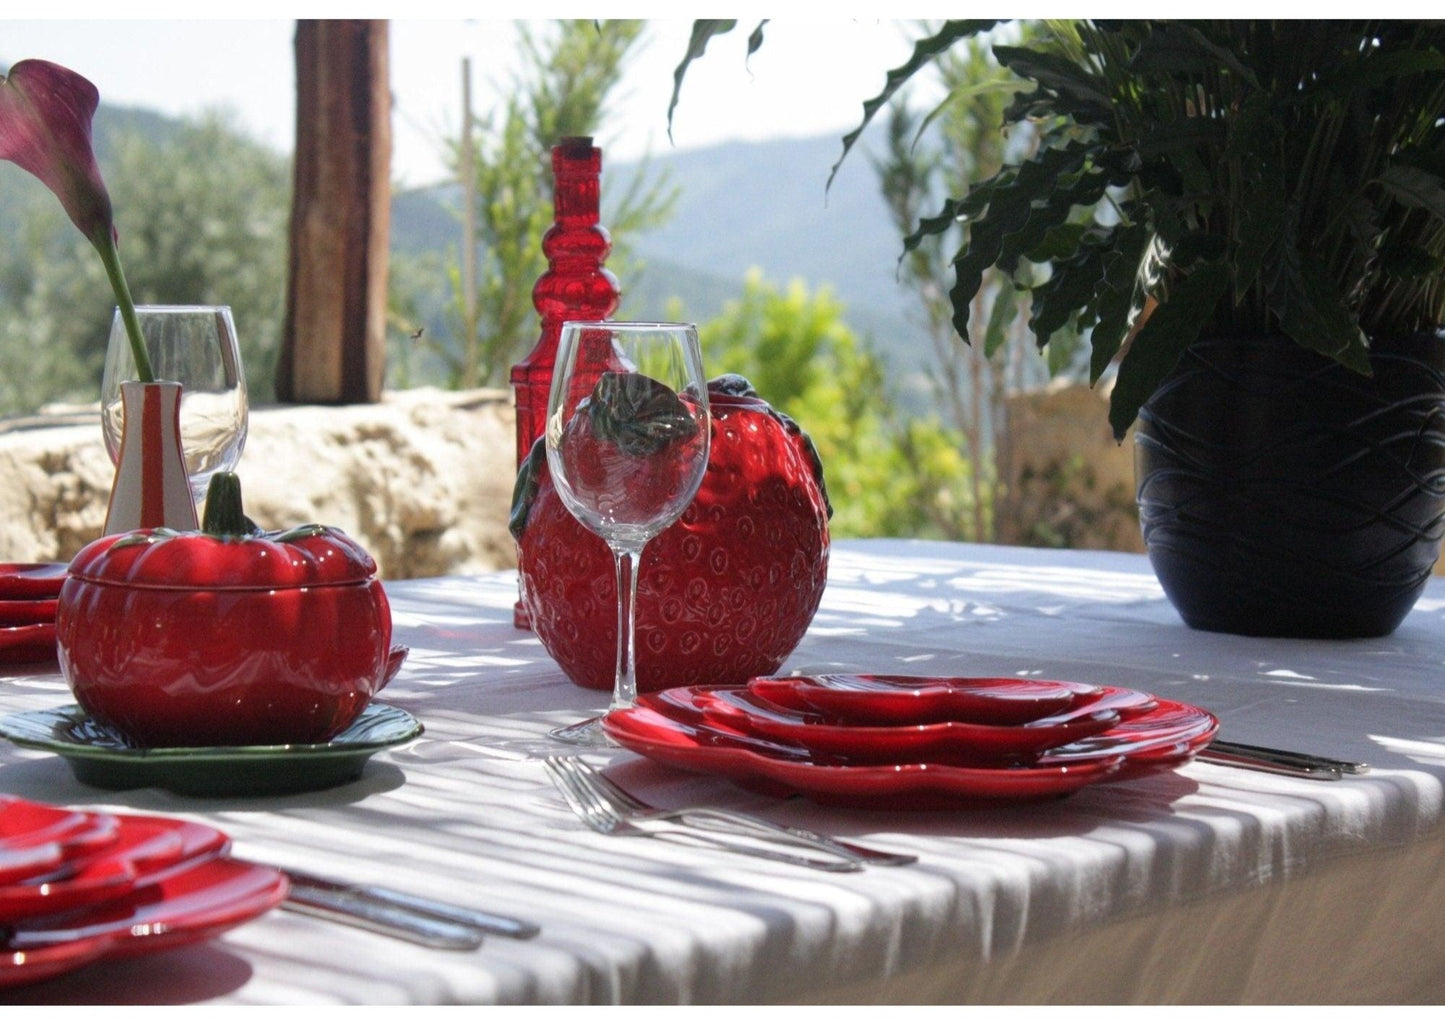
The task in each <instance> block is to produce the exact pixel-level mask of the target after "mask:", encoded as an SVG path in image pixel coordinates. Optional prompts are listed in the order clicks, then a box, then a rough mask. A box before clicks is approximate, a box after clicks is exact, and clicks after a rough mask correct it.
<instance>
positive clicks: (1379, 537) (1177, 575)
mask: <svg viewBox="0 0 1445 1022" xmlns="http://www.w3.org/2000/svg"><path fill="white" fill-rule="evenodd" d="M1371 363H1372V366H1373V369H1374V375H1373V376H1372V377H1368V378H1367V377H1363V376H1361V375H1359V374H1357V373H1354V372H1351V371H1350V370H1348V369H1344V368H1343V367H1341V366H1339V365H1337V364H1336V363H1334V362H1332V361H1330V360H1328V359H1326V358H1324V357H1322V356H1319V355H1316V354H1314V353H1313V352H1309V351H1306V350H1304V349H1303V348H1301V347H1300V346H1298V345H1297V344H1295V343H1294V342H1292V341H1290V340H1288V339H1286V338H1281V337H1268V338H1245V339H1240V338H1227V339H1221V338H1213V339H1205V340H1201V341H1199V342H1198V343H1196V344H1194V345H1193V346H1192V347H1191V348H1190V349H1189V351H1188V352H1187V353H1186V354H1185V356H1184V358H1183V359H1182V360H1181V362H1180V365H1179V367H1178V368H1177V369H1176V370H1175V371H1174V373H1173V374H1172V375H1171V376H1170V377H1169V379H1168V380H1166V381H1165V382H1164V384H1163V385H1162V386H1161V387H1160V388H1159V390H1158V391H1157V392H1156V393H1155V394H1154V396H1153V397H1152V398H1150V400H1149V401H1148V403H1146V404H1145V406H1144V408H1143V409H1142V410H1141V412H1140V415H1139V423H1138V426H1137V429H1136V442H1135V467H1136V472H1137V481H1138V499H1139V517H1140V524H1141V525H1142V527H1143V530H1144V540H1145V543H1146V544H1147V546H1148V549H1149V560H1150V562H1151V563H1152V564H1153V566H1154V571H1155V573H1156V574H1157V575H1158V576H1159V580H1160V583H1161V584H1162V585H1163V587H1164V591H1165V593H1166V594H1167V595H1168V597H1169V599H1170V601H1171V602H1172V603H1173V604H1174V606H1175V608H1176V609H1177V610H1178V611H1179V614H1180V616H1181V617H1183V618H1184V620H1185V622H1186V623H1188V624H1189V625H1190V626H1192V627H1194V628H1201V629H1207V630H1210V631H1222V632H1235V633H1239V634H1245V635H1280V636H1307V637H1323V638H1355V637H1363V636H1376V635H1386V634H1388V633H1390V632H1392V631H1394V629H1395V628H1396V627H1397V626H1398V625H1399V623H1400V622H1401V620H1403V618H1404V617H1405V615H1406V614H1407V613H1408V612H1409V610H1410V608H1411V607H1412V606H1414V604H1415V600H1416V599H1417V598H1418V597H1419V595H1420V591H1421V589H1422V588H1423V587H1424V585H1425V582H1426V581H1427V580H1428V578H1429V576H1430V572H1431V569H1432V568H1433V566H1434V564H1435V559H1436V557H1437V556H1438V554H1439V549H1440V539H1441V536H1442V534H1445V337H1441V336H1437V335H1432V334H1421V335H1416V336H1413V337H1408V338H1404V339H1403V340H1395V341H1388V342H1376V343H1375V344H1374V350H1373V351H1372V354H1371Z"/></svg>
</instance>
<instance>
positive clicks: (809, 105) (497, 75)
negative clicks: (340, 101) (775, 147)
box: [0, 0, 917, 185]
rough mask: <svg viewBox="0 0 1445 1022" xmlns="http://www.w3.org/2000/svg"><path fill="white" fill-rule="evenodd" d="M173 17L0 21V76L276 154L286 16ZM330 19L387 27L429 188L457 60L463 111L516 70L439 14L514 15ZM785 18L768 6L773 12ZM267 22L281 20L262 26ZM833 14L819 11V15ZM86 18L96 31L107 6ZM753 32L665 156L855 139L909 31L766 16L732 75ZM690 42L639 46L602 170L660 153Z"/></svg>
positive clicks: (681, 116) (740, 39) (682, 33)
mask: <svg viewBox="0 0 1445 1022" xmlns="http://www.w3.org/2000/svg"><path fill="white" fill-rule="evenodd" d="M79 6H80V7H81V8H84V7H86V6H91V5H79ZM188 6H189V11H188V14H189V16H186V17H178V18H167V17H164V15H165V13H166V8H167V5H165V4H156V3H140V4H128V5H126V6H125V8H124V10H125V11H128V12H129V11H135V12H137V13H138V14H140V15H142V16H143V17H142V18H137V19H132V20H125V21H113V20H91V19H86V18H73V19H71V20H65V21H38V20H17V19H3V20H0V63H3V64H9V63H13V62H15V61H18V60H22V59H24V58H26V57H43V58H45V59H47V60H53V61H55V62H57V63H60V64H64V65H66V66H67V67H70V68H72V69H74V70H76V71H78V72H80V73H81V74H84V75H85V76H86V77H87V78H89V79H90V80H91V81H93V82H94V83H95V84H96V86H97V87H98V88H99V89H100V94H101V97H102V100H104V101H107V102H111V103H116V104H120V105H128V106H146V107H150V108H153V109H156V110H160V111H162V112H165V113H170V114H194V113H198V112H200V111H202V110H205V109H208V108H219V107H224V108H229V109H230V110H232V111H233V112H234V114H235V116H236V118H237V120H238V122H239V124H240V125H241V127H242V128H244V129H245V131H246V132H247V133H248V134H250V135H251V136H252V137H254V138H257V139H259V140H261V141H263V142H266V143H268V144H270V145H272V146H273V147H275V148H277V149H281V150H287V151H289V150H290V149H291V147H292V143H293V134H294V124H295V110H294V104H295V99H294V85H295V78H294V70H293V64H292V36H293V32H294V21H293V20H291V18H292V17H294V15H295V14H296V13H298V11H297V8H296V7H295V5H282V4H272V3H268V2H259V3H248V4H246V5H245V7H244V10H246V11H247V12H248V13H250V14H252V15H255V16H257V17H264V18H265V19H266V20H236V19H222V18H203V19H201V18H196V17H195V16H194V7H195V6H196V5H194V4H192V5H188ZM238 6H239V5H238ZM325 6H327V5H321V8H317V5H305V4H303V5H302V7H301V9H300V11H299V13H302V14H319V15H324V14H326V13H327V12H326V11H325V10H324V7H325ZM331 6H336V5H331ZM345 6H346V10H345V12H344V13H345V14H346V15H347V16H355V17H367V16H374V17H385V16H390V17H391V19H392V24H391V84H392V93H393V99H394V109H393V133H394V149H395V152H394V157H393V175H394V177H395V178H397V179H398V180H400V181H401V182H403V183H404V184H408V185H422V184H429V183H431V182H432V181H434V180H436V179H438V178H440V177H441V176H442V175H443V168H442V163H441V158H440V152H441V143H440V139H441V138H442V137H443V136H444V135H448V134H455V133H456V131H457V130H458V129H457V125H458V122H459V120H460V115H461V109H462V105H461V60H462V58H463V57H469V58H470V59H471V62H472V80H473V95H474V100H473V102H474V105H475V107H476V108H477V109H478V110H479V111H484V110H485V109H486V108H487V107H488V105H489V103H490V102H491V101H492V100H493V99H494V98H495V96H496V95H497V94H498V91H497V90H498V89H499V88H501V87H504V86H505V84H506V83H507V82H508V80H509V78H510V76H511V75H512V73H513V72H514V71H515V69H516V33H515V27H516V26H515V22H513V21H511V20H508V19H506V18H494V19H491V20H478V19H475V18H471V19H462V18H459V17H446V16H445V14H446V13H448V12H449V11H451V10H466V11H467V12H468V13H475V12H478V11H485V12H488V13H505V12H506V11H507V10H508V9H509V8H511V9H517V8H519V7H520V6H521V5H519V4H516V3H515V2H511V0H503V2H498V3H492V4H488V3H486V2H485V0H478V2H473V3H468V4H443V3H435V2H430V0H417V2H413V3H408V4H401V3H396V2H388V3H381V4H368V3H353V4H347V5H345ZM569 6H573V7H577V8H586V10H585V13H584V16H589V17H590V16H596V15H597V14H598V11H597V9H596V8H597V6H598V5H597V4H596V3H594V4H591V5H582V4H574V5H567V4H557V3H547V2H541V3H537V4H532V5H528V7H527V9H528V10H529V11H535V12H539V13H547V14H552V13H556V14H558V15H560V16H570V15H576V14H577V13H578V12H577V11H573V10H568V9H567V8H568V7H569ZM603 6H608V5H605V4H604V5H603ZM611 6H624V7H625V6H626V5H611ZM639 6H640V8H642V9H630V10H629V9H623V10H619V11H618V16H627V15H642V16H645V15H646V14H647V13H648V11H647V10H646V9H645V8H646V7H647V5H639ZM678 6H681V5H678ZM789 6H790V5H788V4H776V5H774V7H775V9H781V10H784V11H786V9H787V8H788V7H789ZM791 6H795V7H797V6H809V7H812V6H814V5H812V4H808V5H797V4H794V5H791ZM273 7H274V8H277V9H278V10H277V11H272V10H270V8H273ZM282 8H284V9H285V13H286V15H287V16H286V17H280V16H273V15H279V13H280V10H279V9H282ZM846 8H847V5H843V7H838V6H836V5H829V9H830V10H837V11H846ZM102 9H103V10H104V12H105V16H106V17H111V16H113V15H114V13H115V12H116V11H117V9H118V8H117V5H113V4H112V5H106V6H105V7H104V8H102ZM676 9H677V8H676V7H673V10H676ZM401 12H405V13H406V14H408V15H410V17H401V16H400V14H401ZM333 16H334V15H333ZM756 23H757V18H742V17H740V18H739V26H738V28H737V29H735V30H734V31H733V32H732V33H731V34H729V35H728V36H724V37H721V38H718V39H715V40H714V41H713V43H712V45H711V46H710V48H709V50H708V54H707V56H706V57H705V58H704V59H703V60H702V61H700V62H697V63H695V64H694V65H693V66H692V68H690V69H689V72H688V76H687V80H686V82H685V84H684V87H683V93H682V99H681V103H680V104H679V106H678V109H677V113H676V115H675V119H674V126H673V140H674V142H675V144H676V146H677V147H678V148H696V147H698V146H701V145H706V144H710V143H713V142H718V141H722V140H724V139H737V138H747V139H757V138H767V137H774V136H779V135H793V136H797V135H813V134H818V133H820V132H826V131H834V130H836V131H838V132H839V133H840V134H841V133H842V132H844V131H847V130H848V129H850V128H852V127H854V126H856V125H857V123H858V121H859V118H860V116H861V110H862V104H863V101H864V100H866V99H868V98H870V97H871V96H873V95H875V94H876V93H877V92H878V90H879V89H880V88H881V87H882V85H883V82H884V75H885V73H886V71H887V70H888V69H889V68H891V67H894V66H896V65H897V64H900V63H902V62H903V61H904V60H906V59H907V56H908V54H909V53H910V52H911V49H912V42H911V39H912V38H913V37H914V36H915V35H916V34H917V29H916V28H915V27H914V25H913V23H911V22H901V21H892V20H885V19H879V18H877V17H852V18H850V17H846V16H839V17H835V18H831V19H814V20H808V19H803V20H799V19H789V18H776V19H774V20H772V21H771V22H770V23H769V24H768V26H767V28H766V29H765V33H766V36H767V40H766V43H765V44H764V46H763V47H762V49H761V50H760V51H759V52H758V53H756V54H755V55H754V56H753V57H752V59H751V60H750V61H746V62H745V55H746V37H747V34H748V32H749V31H750V30H751V29H752V27H753V26H754V25H755V24H756ZM690 28H691V22H690V21H689V20H682V19H677V18H673V19H671V20H663V21H655V22H654V23H653V24H652V25H651V26H650V27H649V35H648V39H647V42H646V44H645V48H644V49H643V50H642V51H641V52H640V53H639V56H638V59H637V60H636V61H635V63H634V64H633V66H632V67H631V68H630V69H629V71H628V73H627V75H626V77H625V78H624V80H623V82H622V84H621V85H620V86H619V88H618V90H617V92H616V94H615V106H614V116H613V117H612V118H610V119H609V121H608V122H607V124H606V126H605V127H604V128H603V129H602V131H601V132H600V133H599V142H600V144H601V145H602V146H603V148H604V151H605V152H606V153H607V154H608V156H609V157H612V158H625V157H633V156H636V155H639V154H641V153H642V152H643V151H644V150H647V149H648V148H651V149H652V150H653V151H661V150H664V149H666V148H667V147H668V146H669V145H670V143H669V142H668V139H667V116H666V115H667V104H668V99H669V97H670V95H671V89H672V71H673V68H675V67H676V65H677V63H678V62H679V60H680V59H681V58H682V55H683V53H684V52H685V50H686V45H687V38H688V33H689V31H690Z"/></svg>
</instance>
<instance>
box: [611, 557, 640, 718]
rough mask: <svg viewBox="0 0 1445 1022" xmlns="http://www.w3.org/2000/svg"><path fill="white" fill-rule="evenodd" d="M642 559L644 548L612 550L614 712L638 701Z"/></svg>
mask: <svg viewBox="0 0 1445 1022" xmlns="http://www.w3.org/2000/svg"><path fill="white" fill-rule="evenodd" d="M641 559H642V547H640V546H639V547H635V548H633V547H613V548H612V564H613V567H614V568H615V570H616V574H617V673H616V676H615V681H614V683H613V686H612V706H611V707H610V709H613V710H620V709H623V708H624V707H628V706H631V705H632V704H633V703H635V702H636V701H637V673H636V654H637V645H636V631H637V627H636V626H637V565H638V562H639V561H640V560H641Z"/></svg>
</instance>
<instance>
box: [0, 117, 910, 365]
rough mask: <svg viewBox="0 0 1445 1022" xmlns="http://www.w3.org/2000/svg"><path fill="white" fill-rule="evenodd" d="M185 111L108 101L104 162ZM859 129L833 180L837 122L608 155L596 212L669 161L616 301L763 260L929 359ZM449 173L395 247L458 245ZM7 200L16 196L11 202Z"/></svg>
mask: <svg viewBox="0 0 1445 1022" xmlns="http://www.w3.org/2000/svg"><path fill="white" fill-rule="evenodd" d="M178 124H179V122H178V121H176V120H174V119H172V118H169V117H167V116H165V115H162V114H158V113H155V112H153V111H150V110H146V109H141V108H133V107H116V106H111V105H108V104H102V106H101V107H100V110H99V111H98V112H97V115H96V120H95V145H96V151H97V156H98V157H99V159H100V161H101V164H102V166H104V165H105V163H106V158H107V154H108V153H109V151H110V149H111V147H112V145H113V144H114V139H115V138H117V137H118V136H119V135H121V134H122V133H126V132H138V133H140V134H142V135H144V136H146V137H148V138H151V139H164V138H165V137H166V136H167V135H168V134H170V133H171V132H173V131H175V130H176V127H177V126H178ZM867 141H868V139H867V137H866V136H865V137H864V139H863V140H862V142H861V143H860V144H859V145H858V146H856V147H855V148H854V150H853V151H852V152H851V153H850V154H849V156H848V159H847V160H846V161H845V163H844V164H843V166H842V168H841V169H840V170H839V172H838V174H837V176H836V178H835V179H834V181H833V183H832V186H831V188H827V189H826V190H825V186H826V185H827V182H828V174H829V172H830V170H831V169H832V167H833V164H834V163H835V162H837V159H838V156H839V154H840V153H841V151H842V143H841V140H840V139H839V138H838V137H837V136H836V135H824V136H817V137H811V138H802V139H783V140H774V141H767V142H732V143H725V144H721V145H716V146H711V147H708V148H703V149H694V150H687V151H682V152H671V151H662V152H659V153H657V154H655V155H653V156H652V157H651V158H650V159H649V160H647V161H643V162H641V163H639V162H630V163H629V162H618V163H616V164H612V163H610V162H607V161H606V160H605V154H604V170H603V181H602V195H603V223H604V224H606V223H607V202H608V196H609V195H618V196H620V195H621V194H623V192H624V191H625V190H626V189H627V186H628V182H629V180H630V179H631V178H633V177H635V176H636V175H638V174H644V175H647V176H648V177H655V176H657V175H659V174H661V175H665V176H666V179H667V181H668V182H669V183H670V184H671V185H673V186H675V187H676V188H677V189H678V200H677V204H676V206H675V210H674V214H673V216H672V218H671V219H670V220H669V221H668V222H667V223H666V224H665V225H663V226H661V227H658V228H656V229H654V230H652V231H649V232H647V233H645V234H642V235H635V236H633V237H632V239H631V245H632V250H633V252H634V254H635V255H636V256H637V257H638V258H639V259H640V260H641V261H642V264H643V265H642V268H641V272H640V273H639V274H634V276H633V279H628V280H622V281H621V284H622V289H623V306H622V308H621V309H620V310H619V315H623V316H627V317H630V318H636V319H644V318H658V317H662V316H664V315H666V314H667V313H668V310H669V306H670V303H672V302H673V301H674V300H675V301H677V302H680V303H681V306H682V310H683V311H682V314H683V315H686V316H687V317H689V318H691V319H694V320H705V319H708V318H710V317H712V316H714V315H716V314H717V313H718V312H719V311H720V310H721V309H722V307H723V304H724V303H725V302H727V301H729V300H732V299H735V298H737V297H739V296H740V295H741V293H742V289H743V279H744V277H745V275H746V274H747V273H748V272H749V270H752V269H757V270H759V271H760V272H761V273H762V274H763V277H764V279H766V280H767V281H769V282H771V283H773V284H775V285H777V286H779V287H786V286H787V285H788V284H789V283H790V282H792V281H794V280H801V281H802V282H803V283H804V284H806V285H807V287H808V288H809V290H810V291H816V290H817V289H819V288H822V287H825V286H826V287H828V288H829V289H830V290H831V291H832V292H833V294H834V296H835V297H836V298H838V299H839V300H840V301H841V302H842V303H843V305H844V306H845V309H846V320H847V322H848V324H849V325H850V326H851V327H852V328H853V330H854V331H855V332H856V333H857V334H858V335H859V336H860V337H862V338H863V339H864V341H865V342H867V343H868V344H870V345H871V346H872V347H873V349H874V350H875V351H876V352H878V353H879V354H880V355H881V356H883V357H884V358H885V359H886V360H887V361H888V362H889V364H890V366H891V368H892V370H893V376H894V379H895V381H896V382H898V383H899V384H900V385H901V384H903V381H904V378H905V377H908V376H914V377H915V378H916V375H917V374H918V373H919V372H924V371H926V364H927V357H928V356H927V351H928V345H927V341H926V339H925V338H924V336H923V335H922V331H921V328H920V327H919V326H918V325H917V324H916V322H915V321H914V318H913V315H912V312H911V308H912V302H913V301H914V299H913V298H912V296H911V295H910V294H909V293H908V292H906V291H905V290H904V289H903V288H901V287H900V286H899V285H898V284H897V282H896V280H895V269H896V264H897V260H898V255H899V253H900V251H901V249H902V239H901V235H900V233H899V232H898V230H897V229H896V228H895V227H894V226H893V224H892V223H891V221H890V219H889V215H888V211H887V208H886V206H885V204H884V202H883V198H882V195H881V194H880V191H879V187H878V182H877V175H876V173H875V171H874V169H873V166H872V163H871V160H870V157H869V154H868V152H867V148H866V145H867ZM41 189H42V186H41V185H40V184H39V182H37V181H35V180H33V179H31V178H30V177H29V175H26V174H20V173H10V174H4V175H0V217H3V218H4V219H3V222H4V223H13V220H12V219H11V216H12V213H13V206H14V205H16V204H19V203H21V202H23V201H25V199H26V198H27V197H30V198H31V199H33V197H34V196H35V195H36V194H38V193H39V192H40V190H41ZM458 205H459V204H458V202H457V191H456V189H455V187H448V186H437V187H434V188H428V189H420V190H411V191H408V192H405V193H398V195H397V196H396V197H395V198H394V200H393V207H392V247H393V250H394V251H399V252H408V253H415V252H422V251H437V250H438V249H454V247H455V244H456V237H457V233H458V219H457V215H456V213H455V212H454V210H455V209H457V208H458ZM7 207H10V208H7Z"/></svg>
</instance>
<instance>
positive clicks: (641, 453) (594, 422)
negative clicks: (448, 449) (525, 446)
mask: <svg viewBox="0 0 1445 1022" xmlns="http://www.w3.org/2000/svg"><path fill="white" fill-rule="evenodd" d="M711 433H712V430H711V425H710V420H709V417H708V400H707V381H706V378H705V377H704V376H703V369H702V353H701V350H700V349H699V347H698V340H697V328H696V327H695V326H692V325H689V324H681V323H623V322H602V323H576V322H569V323H564V324H563V326H562V332H561V337H560V339H559V341H558V346H557V362H556V368H555V369H554V370H553V374H552V390H551V394H550V397H549V399H548V402H547V428H546V434H545V436H546V449H547V467H548V469H549V470H550V471H551V474H552V483H553V485H554V486H555V487H556V490H557V494H558V496H560V497H561V499H562V503H563V505H565V506H566V508H567V510H568V511H570V512H571V513H572V515H573V516H574V517H575V518H576V519H577V520H578V521H580V522H581V523H582V524H583V525H584V526H586V527H587V529H589V530H590V531H592V532H594V533H596V534H597V535H598V536H601V537H602V539H604V540H605V541H606V542H607V545H608V546H609V547H610V548H611V549H612V560H613V564H614V566H615V569H616V577H617V671H616V677H615V681H614V684H613V690H612V704H611V707H610V709H613V710H616V709H621V708H623V707H627V706H631V705H632V703H633V702H634V701H635V700H636V698H637V679H636V675H635V673H634V671H635V665H634V653H635V645H634V635H633V632H634V625H635V612H634V611H635V603H636V600H637V573H638V569H639V563H640V561H641V558H642V549H643V547H644V546H645V545H646V544H647V541H648V540H650V539H651V538H652V537H653V536H656V535H657V534H658V533H659V532H661V531H662V530H663V529H666V528H667V527H668V526H669V525H671V524H672V523H673V522H675V521H677V519H678V518H679V517H680V516H681V515H682V512H683V511H684V510H685V509H686V508H687V506H688V504H690V503H692V498H693V497H694V496H695V495H696V494H697V489H698V486H699V485H700V484H701V483H702V476H703V471H704V470H705V469H706V468H707V456H708V448H709V445H710V443H711ZM552 736H553V737H554V738H556V739H558V740H560V741H564V742H570V743H573V744H577V745H590V746H605V745H607V744H609V742H608V739H607V736H606V734H605V733H604V732H603V731H602V727H601V718H600V717H594V718H592V719H590V720H584V721H582V722H580V723H578V724H572V725H569V726H567V727H563V728H558V729H557V730H555V731H553V732H552Z"/></svg>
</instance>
